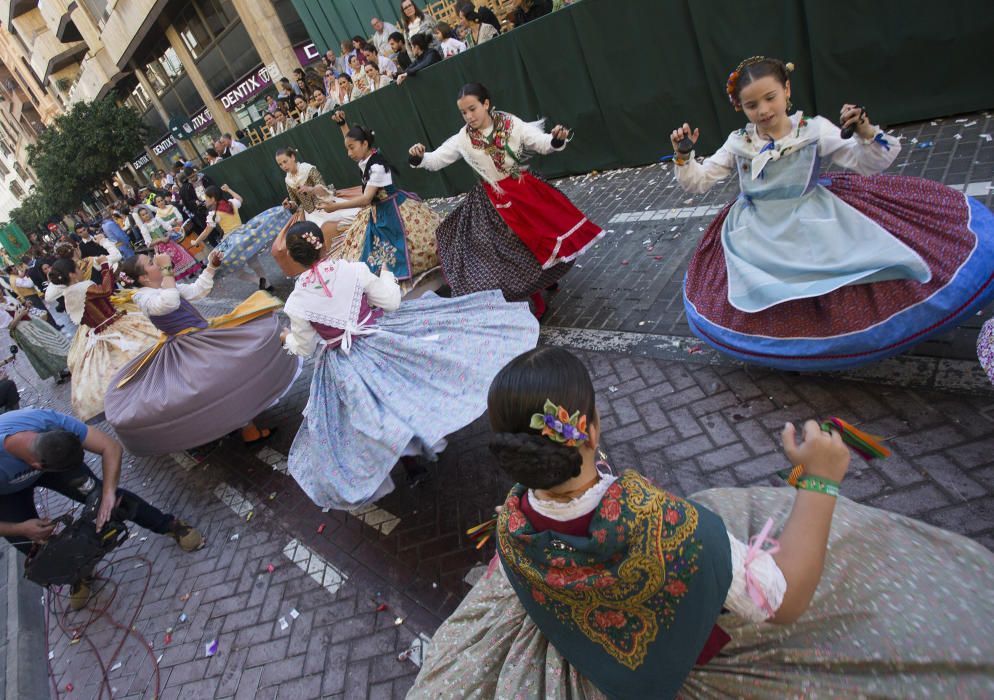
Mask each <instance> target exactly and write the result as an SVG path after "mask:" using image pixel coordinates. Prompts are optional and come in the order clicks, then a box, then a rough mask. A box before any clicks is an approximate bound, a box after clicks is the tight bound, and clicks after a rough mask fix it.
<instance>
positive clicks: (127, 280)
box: [117, 271, 135, 285]
mask: <svg viewBox="0 0 994 700" xmlns="http://www.w3.org/2000/svg"><path fill="white" fill-rule="evenodd" d="M117 279H118V281H119V282H120V283H121V284H123V285H132V284H134V283H135V281H134V280H133V279H131V276H130V275H128V273H127V272H123V271H122V272H118V273H117Z"/></svg>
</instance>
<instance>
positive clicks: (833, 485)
mask: <svg viewBox="0 0 994 700" xmlns="http://www.w3.org/2000/svg"><path fill="white" fill-rule="evenodd" d="M797 489H798V490H801V489H803V490H805V491H814V492H815V493H823V494H825V495H826V496H831V497H832V498H836V497H838V495H839V483H838V482H837V481H832V480H831V479H823V478H822V477H820V476H810V475H809V476H802V477H801V478H800V479H798V480H797Z"/></svg>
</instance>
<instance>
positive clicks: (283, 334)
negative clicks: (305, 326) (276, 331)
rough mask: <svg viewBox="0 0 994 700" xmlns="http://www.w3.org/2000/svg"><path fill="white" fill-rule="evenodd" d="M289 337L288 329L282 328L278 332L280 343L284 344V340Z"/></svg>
mask: <svg viewBox="0 0 994 700" xmlns="http://www.w3.org/2000/svg"><path fill="white" fill-rule="evenodd" d="M289 336H290V329H289V328H284V329H283V330H281V331H280V343H282V344H286V339H287V338H288V337H289Z"/></svg>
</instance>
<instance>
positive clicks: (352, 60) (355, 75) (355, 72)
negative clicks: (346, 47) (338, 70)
mask: <svg viewBox="0 0 994 700" xmlns="http://www.w3.org/2000/svg"><path fill="white" fill-rule="evenodd" d="M363 58H365V56H363ZM362 65H363V62H362V61H360V60H359V57H358V56H356V55H355V54H350V55H349V69H348V70H347V71H346V74H347V75H348V76H349V77H350V78H352V82H353V83H355V81H356V80H358V79H359V78H360V77H361V76H362V75H363V72H362Z"/></svg>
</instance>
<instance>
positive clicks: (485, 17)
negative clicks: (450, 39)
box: [456, 0, 500, 43]
mask: <svg viewBox="0 0 994 700" xmlns="http://www.w3.org/2000/svg"><path fill="white" fill-rule="evenodd" d="M466 10H471V11H473V12H475V13H476V14H477V16H478V17H479V18H480V22H481V23H482V24H489V25H490V26H491V27H493V28H494V31H493V34H490V32H487V34H488V35H490V36H497V35H498V34H500V20H499V19H497V15H495V14H494V11H493V10H491V9H490V8H489V7H487V6H486V5H480V6H479V7H474V6H473V3H472V2H471V0H460V2H457V3H456V14H457V15H459V16H460V17H462V16H463V14H464V12H465V11H466ZM465 39H466V37H463V40H464V41H465ZM467 43H468V42H467Z"/></svg>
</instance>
